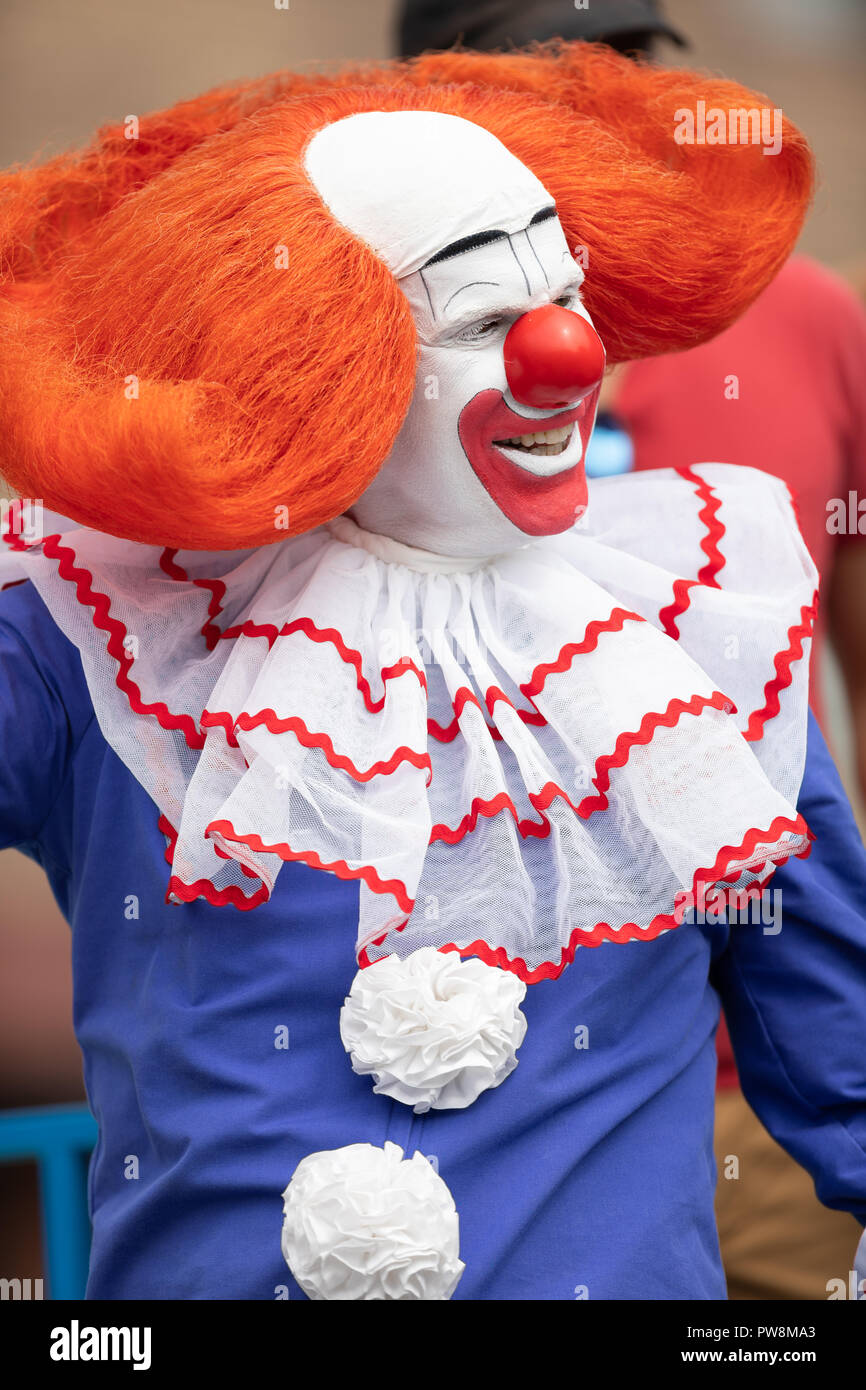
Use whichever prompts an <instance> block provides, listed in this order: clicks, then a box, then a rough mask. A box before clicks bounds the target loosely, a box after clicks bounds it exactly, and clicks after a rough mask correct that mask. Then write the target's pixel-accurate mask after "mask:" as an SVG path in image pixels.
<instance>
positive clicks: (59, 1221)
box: [0, 1105, 96, 1299]
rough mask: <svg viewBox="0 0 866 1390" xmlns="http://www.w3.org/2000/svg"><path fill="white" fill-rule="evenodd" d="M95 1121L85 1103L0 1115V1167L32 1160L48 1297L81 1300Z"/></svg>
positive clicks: (87, 1254)
mask: <svg viewBox="0 0 866 1390" xmlns="http://www.w3.org/2000/svg"><path fill="white" fill-rule="evenodd" d="M95 1143H96V1121H95V1120H94V1118H93V1116H92V1115H91V1113H90V1111H89V1110H88V1108H87V1106H86V1105H53V1106H45V1107H44V1108H36V1109H27V1110H7V1111H6V1112H5V1113H4V1114H0V1163H19V1162H21V1161H26V1160H28V1159H35V1160H36V1163H37V1164H38V1167H39V1195H40V1199H41V1203H42V1241H43V1247H44V1250H45V1269H46V1273H47V1276H48V1292H49V1297H51V1298H52V1299H58V1298H75V1299H77V1298H83V1297H84V1290H85V1288H86V1286H87V1267H88V1264H89V1261H90V1218H89V1216H88V1212H87V1168H86V1161H85V1160H86V1158H87V1156H88V1155H89V1153H90V1151H91V1149H92V1148H93V1146H94V1144H95Z"/></svg>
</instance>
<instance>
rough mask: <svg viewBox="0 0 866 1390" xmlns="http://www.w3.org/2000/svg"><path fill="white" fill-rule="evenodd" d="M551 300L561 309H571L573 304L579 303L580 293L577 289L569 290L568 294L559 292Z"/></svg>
mask: <svg viewBox="0 0 866 1390" xmlns="http://www.w3.org/2000/svg"><path fill="white" fill-rule="evenodd" d="M553 302H554V304H558V305H559V307H560V308H561V309H573V308H574V306H575V304H579V303H580V294H579V293H578V291H577V290H569V292H568V294H561V295H560V296H559V298H558V299H554V301H553Z"/></svg>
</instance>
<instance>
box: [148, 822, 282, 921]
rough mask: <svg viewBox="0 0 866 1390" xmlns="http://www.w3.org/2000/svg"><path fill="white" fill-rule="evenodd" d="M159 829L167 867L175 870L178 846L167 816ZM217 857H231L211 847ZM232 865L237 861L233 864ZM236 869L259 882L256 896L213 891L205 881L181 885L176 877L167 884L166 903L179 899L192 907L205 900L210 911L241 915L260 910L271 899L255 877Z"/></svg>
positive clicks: (236, 891) (232, 886)
mask: <svg viewBox="0 0 866 1390" xmlns="http://www.w3.org/2000/svg"><path fill="white" fill-rule="evenodd" d="M159 828H160V830H161V831H162V833H163V835H164V836H165V838H166V840H167V845H166V850H165V860H166V863H167V864H169V865H171V866H172V867H174V851H175V847H176V846H177V831H176V830H175V828H174V826H173V825H172V823H171V821H170V820H169V819H168V817H167V816H160V818H159ZM214 849H215V850H216V852H217V854H219V855H220V856H221V858H223V859H230V858H231V856H230V855H228V854H226V853H225V852H224V851H223V850H220V848H219V846H218V845H214ZM234 862H235V863H237V862H238V861H237V860H235V861H234ZM238 867H239V868H240V869H241V870H242V872H243V873H244V874H246V876H247V878H252V879H254V880H255V881H257V882H258V884H259V888H258V889H257V890H256V892H255V893H252V894H250V895H249V896H247V894H246V893H244V891H243V890H242V889H241V888H238V886H237V884H230V885H229V887H228V888H215V887H214V885H213V884H212V883H211V881H210V879H208V878H199V879H196V881H195V883H184V881H183V879H182V878H178V876H177V874H172V875H171V877H170V878H169V880H168V888H167V889H166V894H165V900H166V902H169V901H170V900H171V898H172V897H176V898H180V899H181V901H182V902H185V903H191V902H194V901H195V899H196V898H204V899H205V901H206V902H208V903H210V904H211V906H212V907H236V908H237V909H238V910H239V911H240V912H251V911H252V909H253V908H255V907H259V906H261V904H262V903H264V902H267V900H268V898H269V897H270V891H269V889H268V888H267V886H266V885H265V884H264V883H262V881H261V879H260V878H259V876H258V874H254V873H253V872H252V870H251V869H248V868H247V867H246V865H245V864H239V865H238Z"/></svg>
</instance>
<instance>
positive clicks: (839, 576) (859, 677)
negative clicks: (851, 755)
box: [827, 387, 866, 804]
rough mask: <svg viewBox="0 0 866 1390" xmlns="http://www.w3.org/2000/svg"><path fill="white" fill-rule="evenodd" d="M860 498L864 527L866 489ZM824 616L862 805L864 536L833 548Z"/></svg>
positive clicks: (865, 766) (865, 757)
mask: <svg viewBox="0 0 866 1390" xmlns="http://www.w3.org/2000/svg"><path fill="white" fill-rule="evenodd" d="M864 390H866V387H864ZM860 497H861V500H862V501H863V502H864V517H863V523H864V528H866V489H864V490H863V492H861V493H860ZM827 614H828V619H829V621H828V627H829V631H830V636H831V639H832V642H833V650H834V651H835V653H836V656H837V658H838V661H839V665H840V667H841V670H842V676H843V678H844V681H845V688H846V691H847V694H848V701H849V704H850V709H851V727H852V730H853V733H854V748H855V759H856V770H857V781H858V786H859V789H860V795H861V797H862V798H863V801H864V804H866V535H864V536H863V537H862V539H856V538H853V537H850V538H846V539H845V541H844V542H843V543H842V544H840V545H838V546H837V547H836V554H835V558H834V560H833V572H832V575H831V577H830V584H829V592H828V594H827Z"/></svg>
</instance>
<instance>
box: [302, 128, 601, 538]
mask: <svg viewBox="0 0 866 1390" xmlns="http://www.w3.org/2000/svg"><path fill="white" fill-rule="evenodd" d="M317 142H318V143H317ZM307 168H308V172H309V173H310V176H311V178H312V179H313V181H314V183H315V184H316V186H317V188H318V189H319V192H320V193H321V196H322V197H323V199H324V200H325V202H326V203H327V204H328V205H329V207H330V208H331V210H332V211H333V212H334V214H335V216H338V217H339V220H340V221H342V222H343V223H344V224H345V225H346V226H348V227H349V228H350V229H351V230H352V231H354V232H356V234H357V235H359V236H362V237H363V238H364V240H366V241H368V243H369V244H370V245H371V246H373V248H374V249H375V250H376V251H377V254H379V255H381V256H382V257H383V259H385V260H386V262H387V263H388V264H389V265H390V266H391V268H392V269H393V270H394V272H395V274H397V275H398V278H399V280H400V288H401V289H402V290H403V292H404V294H405V295H406V297H407V299H408V301H409V304H410V307H411V309H412V313H413V316H414V319H415V324H416V328H417V333H418V348H419V351H418V370H417V378H416V387H415V393H414V396H413V398H412V402H411V404H410V408H409V411H408V414H407V416H406V419H405V421H404V422H403V426H402V428H401V430H400V433H399V435H398V437H397V440H396V442H395V445H394V448H393V450H392V452H391V454H390V455H389V457H388V459H387V460H386V462H385V464H384V465H383V467H382V469H381V471H380V473H379V474H378V475H377V477H376V478H375V479H374V481H373V483H372V484H371V485H370V487H368V488H367V490H366V492H365V493H364V494H363V495H362V497H360V498H359V500H358V501H357V502H356V503H355V505H354V506H353V507H352V508H351V513H350V514H351V515H352V517H353V518H354V519H355V521H357V523H358V525H360V526H362V527H364V529H365V530H369V531H374V532H377V533H378V534H380V535H387V536H391V537H393V538H394V539H395V540H399V541H402V542H403V543H405V544H407V545H413V546H418V547H420V548H422V549H425V550H431V551H434V552H436V553H439V554H447V555H455V556H464V555H465V556H484V555H493V554H497V553H500V552H502V551H504V550H508V549H510V548H513V547H514V546H515V545H520V544H525V543H526V541H527V539H528V538H530V537H532V536H538V535H546V534H553V533H554V532H558V531H563V530H566V529H567V528H568V527H569V526H571V525H573V524H574V522H575V520H576V519H577V518H578V517H579V516H580V515H581V514H582V512H583V510H584V508H585V505H586V480H585V474H584V468H583V456H584V453H585V449H586V444H587V441H588V439H589V434H590V432H591V429H592V423H593V419H594V415H595V406H596V401H597V398H598V387H597V386H594V387H593V389H592V390H589V391H583V392H578V393H577V394H576V397H575V399H574V402H573V403H572V404H569V405H568V406H567V407H556V408H555V409H554V408H550V407H549V408H547V409H534V408H532V407H531V406H528V405H525V404H519V403H518V402H517V401H516V400H515V399H514V397H513V396H512V394H511V391H510V389H509V384H508V379H507V376H506V371H505V361H504V356H503V348H504V343H505V337H506V334H507V333H508V330H509V329H510V328H511V326H512V324H513V323H515V322H516V320H517V319H519V318H520V317H521V315H522V314H525V313H526V312H528V311H529V310H531V309H536V308H540V307H541V306H542V305H546V304H559V305H561V306H563V308H565V309H568V310H571V311H572V312H574V313H576V314H578V315H580V316H581V317H583V318H584V319H586V320H587V321H589V315H588V314H587V312H586V310H585V308H584V307H583V305H582V303H581V302H580V298H579V288H580V284H581V281H582V279H583V272H582V271H581V269H580V267H579V266H578V265H577V263H576V262H575V261H574V260H573V258H572V256H571V254H570V252H569V249H568V246H567V244H566V240H565V236H564V234H563V232H562V228H561V226H560V224H559V221H558V219H557V218H556V216H555V215H554V213H553V200H552V198H551V197H550V195H549V194H548V193H547V192H546V190H545V189H544V187H543V185H542V184H541V183H540V182H539V181H538V179H537V178H536V177H535V175H534V174H532V173H531V172H530V171H529V170H528V169H526V168H525V166H524V165H522V164H521V163H520V161H519V160H517V159H515V158H514V156H513V155H512V154H511V153H510V152H509V151H508V150H506V149H505V147H504V146H503V145H501V144H500V142H499V141H498V140H496V139H495V137H494V136H492V135H490V133H489V132H488V131H485V130H483V129H482V128H481V127H480V126H475V125H473V124H472V123H471V122H468V121H463V120H461V119H460V118H458V117H454V116H447V115H442V114H440V113H436V112H417V111H411V112H388V113H382V112H371V113H366V114H364V115H359V116H353V117H349V118H348V119H347V120H345V121H340V122H337V123H335V124H334V125H331V126H328V127H327V128H326V129H325V130H324V131H322V132H321V133H320V134H319V135H317V136H316V137H315V138H314V140H313V141H311V144H310V147H309V151H308V157H307ZM348 169H351V170H352V171H353V172H352V175H351V181H350V183H347V177H348V176H347V170H348ZM503 190H504V192H503ZM494 233H495V235H493V234H494ZM466 238H470V239H475V240H476V241H481V242H482V244H475V245H470V246H469V247H463V248H461V247H460V246H459V245H457V246H455V245H454V243H455V242H456V243H460V242H461V241H463V240H465V239H466ZM482 239H483V240H482ZM452 247H453V253H452V252H451V250H450V248H452ZM442 248H447V249H448V250H449V254H447V255H445V256H443V258H442V259H441V260H440V259H436V257H437V254H438V253H439V251H440V250H441V249H442ZM431 258H432V259H431ZM539 434H540V435H543V436H544V438H543V439H542V440H540V441H539V440H538V439H536V438H534V436H537V435H539ZM506 441H513V443H509V442H506Z"/></svg>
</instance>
